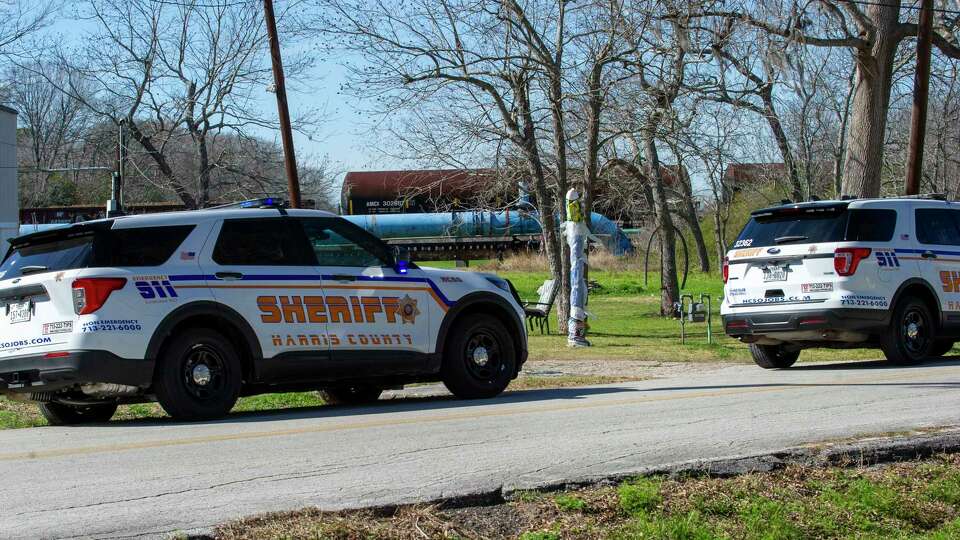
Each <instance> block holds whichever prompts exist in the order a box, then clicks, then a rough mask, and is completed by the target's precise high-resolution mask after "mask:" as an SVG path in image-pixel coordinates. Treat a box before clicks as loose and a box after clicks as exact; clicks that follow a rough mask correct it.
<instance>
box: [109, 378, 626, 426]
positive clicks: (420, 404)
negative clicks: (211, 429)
mask: <svg viewBox="0 0 960 540" xmlns="http://www.w3.org/2000/svg"><path fill="white" fill-rule="evenodd" d="M640 391H643V389H640V388H626V387H611V386H604V387H585V388H584V387H581V388H550V389H538V390H516V391H507V392H505V393H503V394H501V395H500V396H498V397H496V398H493V399H480V400H460V399H457V398H455V397H453V396H449V395H447V396H414V397H405V398H399V399H384V400H380V401H378V402H376V403H371V404H369V405H337V406H331V405H321V406H317V407H295V408H293V407H292V408H286V409H275V410H267V411H244V412H234V413H230V415H229V416H227V417H226V418H224V419H222V420H214V421H208V422H176V421H174V420H172V419H170V418H142V419H131V420H113V421H110V422H108V423H106V424H99V425H103V426H106V427H136V426H156V425H164V426H172V425H178V424H182V425H185V426H201V425H217V424H236V423H242V422H270V421H282V420H301V419H308V418H341V417H362V416H365V415H371V414H384V413H402V412H430V411H442V410H446V409H463V408H467V407H471V406H483V405H505V404H511V403H530V402H537V401H549V400H562V399H583V398H587V397H590V396H595V395H602V394H616V393H621V392H640Z"/></svg>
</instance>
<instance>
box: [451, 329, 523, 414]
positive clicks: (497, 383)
mask: <svg viewBox="0 0 960 540" xmlns="http://www.w3.org/2000/svg"><path fill="white" fill-rule="evenodd" d="M516 357H517V353H516V349H515V348H514V343H513V337H512V336H511V335H510V332H508V331H507V328H506V327H505V326H504V325H503V323H501V322H500V321H499V320H498V319H497V318H495V317H492V316H490V315H469V316H466V317H464V318H463V319H462V320H460V321H459V322H457V324H455V325H454V326H453V328H451V329H450V337H449V338H448V341H447V346H446V347H445V350H444V353H443V366H442V367H441V369H440V376H441V378H442V379H443V384H444V385H445V386H446V387H447V389H448V390H450V391H451V392H453V395H455V396H457V397H458V398H460V399H478V398H491V397H494V396H497V395H499V394H500V393H501V392H503V390H504V389H505V388H506V387H507V385H508V384H510V381H511V380H512V379H513V375H514V372H515V371H516V365H517V364H516V362H517V361H516Z"/></svg>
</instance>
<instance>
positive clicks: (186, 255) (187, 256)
mask: <svg viewBox="0 0 960 540" xmlns="http://www.w3.org/2000/svg"><path fill="white" fill-rule="evenodd" d="M196 258H197V252H196V251H181V252H180V260H181V261H192V260H194V259H196Z"/></svg>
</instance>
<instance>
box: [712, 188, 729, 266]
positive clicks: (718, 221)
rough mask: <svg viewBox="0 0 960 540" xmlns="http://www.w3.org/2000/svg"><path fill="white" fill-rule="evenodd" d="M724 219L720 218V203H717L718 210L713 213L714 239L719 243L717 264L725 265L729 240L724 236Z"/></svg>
mask: <svg viewBox="0 0 960 540" xmlns="http://www.w3.org/2000/svg"><path fill="white" fill-rule="evenodd" d="M724 228H725V227H724V223H723V218H721V217H720V203H719V202H717V208H716V209H715V210H714V212H713V238H714V240H715V241H716V243H717V264H719V265H723V259H724V257H726V256H727V239H726V238H725V237H726V234H724V232H725V231H724Z"/></svg>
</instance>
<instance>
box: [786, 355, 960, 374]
mask: <svg viewBox="0 0 960 540" xmlns="http://www.w3.org/2000/svg"><path fill="white" fill-rule="evenodd" d="M932 366H960V357H957V356H950V357H945V358H943V359H941V360H929V361H927V362H925V363H921V364H916V365H912V366H896V365H893V364H891V363H890V362H887V361H885V360H864V361H858V362H851V361H845V362H833V363H830V364H800V365H796V366H793V367H792V368H789V369H787V370H784V371H829V370H846V369H923V368H929V367H932Z"/></svg>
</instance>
